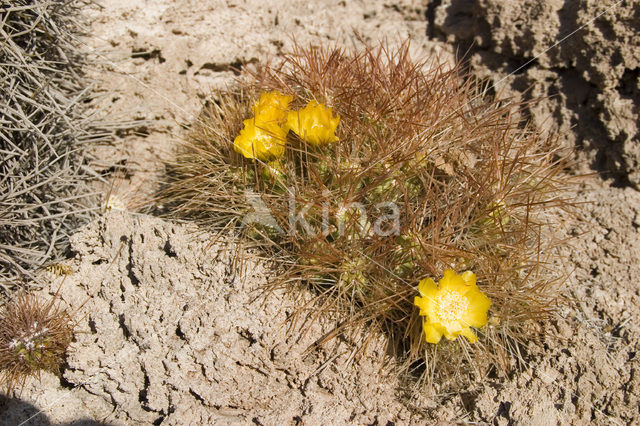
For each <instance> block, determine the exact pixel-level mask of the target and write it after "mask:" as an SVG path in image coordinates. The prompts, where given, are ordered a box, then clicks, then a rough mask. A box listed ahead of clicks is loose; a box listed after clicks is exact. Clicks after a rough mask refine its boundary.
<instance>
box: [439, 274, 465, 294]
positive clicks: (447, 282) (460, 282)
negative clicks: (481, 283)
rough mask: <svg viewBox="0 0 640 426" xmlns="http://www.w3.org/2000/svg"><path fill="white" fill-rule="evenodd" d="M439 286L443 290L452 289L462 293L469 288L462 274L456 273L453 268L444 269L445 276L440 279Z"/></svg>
mask: <svg viewBox="0 0 640 426" xmlns="http://www.w3.org/2000/svg"><path fill="white" fill-rule="evenodd" d="M438 287H439V288H440V289H442V290H450V291H454V292H456V293H458V292H460V293H462V294H464V293H465V292H466V291H467V290H469V286H468V285H467V284H466V283H465V281H464V279H463V278H462V276H461V275H458V274H456V273H455V272H454V271H452V270H451V269H447V270H446V271H444V276H443V277H442V279H441V280H440V281H438Z"/></svg>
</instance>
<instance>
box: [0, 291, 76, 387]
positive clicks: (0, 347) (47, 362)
mask: <svg viewBox="0 0 640 426" xmlns="http://www.w3.org/2000/svg"><path fill="white" fill-rule="evenodd" d="M73 328H74V323H73V320H72V317H71V316H70V315H69V314H68V313H67V312H66V311H65V310H64V309H62V308H61V307H60V306H59V304H58V301H57V294H56V295H55V296H54V297H53V298H51V299H50V300H49V301H47V302H45V301H43V300H42V299H40V298H39V297H37V296H36V295H34V294H32V293H25V292H22V293H19V294H17V295H15V297H14V298H13V299H12V300H11V301H9V302H8V303H7V304H6V305H5V306H4V307H3V309H2V311H1V312H0V377H1V378H2V385H3V387H4V390H5V391H6V392H7V393H9V392H10V391H12V390H14V389H16V388H18V387H22V386H24V384H25V381H26V380H27V379H28V378H29V377H38V378H39V377H40V373H41V371H42V370H45V371H50V372H53V373H55V374H59V373H60V366H61V364H62V362H63V361H64V356H65V353H66V351H67V348H68V346H69V344H70V343H71V339H72V337H73Z"/></svg>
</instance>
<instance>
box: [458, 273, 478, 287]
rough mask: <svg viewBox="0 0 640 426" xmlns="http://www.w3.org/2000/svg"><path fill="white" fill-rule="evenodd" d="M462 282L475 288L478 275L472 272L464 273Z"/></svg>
mask: <svg viewBox="0 0 640 426" xmlns="http://www.w3.org/2000/svg"><path fill="white" fill-rule="evenodd" d="M461 276H462V281H464V283H465V284H467V285H471V286H475V285H476V274H474V273H473V272H471V271H465V272H463V273H462V275H461Z"/></svg>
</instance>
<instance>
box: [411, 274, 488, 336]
mask: <svg viewBox="0 0 640 426" xmlns="http://www.w3.org/2000/svg"><path fill="white" fill-rule="evenodd" d="M418 291H419V292H420V295H421V296H422V297H418V296H416V297H415V299H414V302H413V303H414V304H415V305H416V306H417V307H418V308H420V315H422V316H424V317H425V318H424V321H423V323H422V325H423V329H424V335H425V339H426V341H427V342H429V343H438V342H440V339H441V338H442V336H443V335H444V337H446V338H447V339H449V340H454V339H455V338H456V337H458V336H459V335H463V336H464V337H466V338H467V339H468V340H469V342H471V343H475V342H476V341H477V340H478V337H477V336H476V334H475V333H474V332H473V331H472V330H471V327H482V326H484V325H486V324H487V311H488V310H489V306H491V300H489V298H488V297H487V296H486V295H485V294H484V293H483V292H482V291H480V289H479V288H478V286H477V285H476V274H474V273H473V272H471V271H466V272H464V273H462V274H456V273H455V272H454V271H452V270H451V269H447V270H446V271H444V277H443V278H442V279H441V280H440V281H439V282H438V285H436V283H435V282H434V281H433V280H432V279H431V278H425V279H424V280H422V281H420V284H418Z"/></svg>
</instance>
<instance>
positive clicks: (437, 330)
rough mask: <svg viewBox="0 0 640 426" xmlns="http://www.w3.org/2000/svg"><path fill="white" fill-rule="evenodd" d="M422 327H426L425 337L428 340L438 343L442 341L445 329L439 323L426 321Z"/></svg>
mask: <svg viewBox="0 0 640 426" xmlns="http://www.w3.org/2000/svg"><path fill="white" fill-rule="evenodd" d="M422 328H423V329H424V338H425V340H426V341H427V342H429V343H438V342H440V339H442V334H443V331H442V329H441V327H439V326H438V324H429V323H426V322H425V323H424V324H423V325H422Z"/></svg>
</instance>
